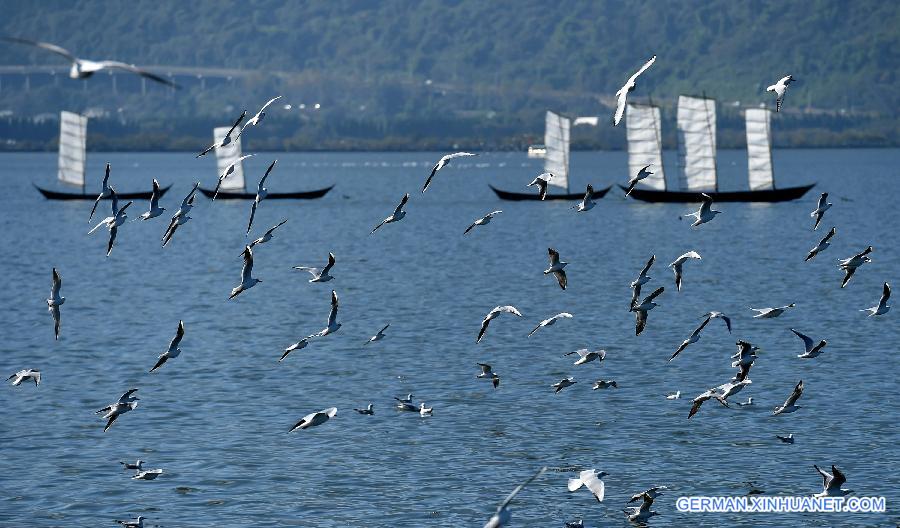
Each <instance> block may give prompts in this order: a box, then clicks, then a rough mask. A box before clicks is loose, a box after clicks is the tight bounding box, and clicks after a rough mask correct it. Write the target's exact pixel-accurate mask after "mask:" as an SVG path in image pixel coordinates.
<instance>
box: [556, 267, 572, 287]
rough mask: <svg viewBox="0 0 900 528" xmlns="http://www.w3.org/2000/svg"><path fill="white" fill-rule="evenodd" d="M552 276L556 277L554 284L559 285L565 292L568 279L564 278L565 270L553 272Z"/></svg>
mask: <svg viewBox="0 0 900 528" xmlns="http://www.w3.org/2000/svg"><path fill="white" fill-rule="evenodd" d="M553 275H555V276H556V282H558V283H559V287H560V288H562V289H564V290H565V289H566V284H568V282H569V281H568V278H566V271H565V270H559V271H554V272H553Z"/></svg>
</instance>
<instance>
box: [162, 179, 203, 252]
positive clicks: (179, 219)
mask: <svg viewBox="0 0 900 528" xmlns="http://www.w3.org/2000/svg"><path fill="white" fill-rule="evenodd" d="M199 188H200V182H195V183H194V187H193V188H192V189H191V192H189V193H188V194H187V196H185V197H184V200H182V201H181V207H179V208H178V211H176V212H175V214H174V215H173V216H172V220H171V221H170V222H169V227H167V228H166V233H165V234H164V235H163V237H162V243H163V247H166V246H167V245H168V244H169V242H170V241H171V240H172V237H173V236H175V230H176V229H178V226H180V225H184V223H185V222H187V221H188V220H190V219H191V217H190V216H188V213H190V212H191V209H193V208H194V193H196V192H197V189H199Z"/></svg>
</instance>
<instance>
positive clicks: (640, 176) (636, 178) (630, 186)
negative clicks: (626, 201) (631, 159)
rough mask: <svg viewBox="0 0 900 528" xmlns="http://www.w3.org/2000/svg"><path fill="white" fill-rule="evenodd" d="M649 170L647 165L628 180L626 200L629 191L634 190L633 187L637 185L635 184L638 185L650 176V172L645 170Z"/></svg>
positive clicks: (629, 193)
mask: <svg viewBox="0 0 900 528" xmlns="http://www.w3.org/2000/svg"><path fill="white" fill-rule="evenodd" d="M649 168H650V165H647V166H645V167H643V168H642V169H641V170H639V171H638V173H637V174H635V175H634V177H632V178H631V179H630V180H628V190H627V191H625V197H626V198H627V197H628V196H629V195H631V191H633V190H634V186H635V185H637V183H638V182H639V181H641V180H643V179H644V178H646V177H648V176H651V175H652V174H653V173H652V172H650V171H648V170H647V169H649Z"/></svg>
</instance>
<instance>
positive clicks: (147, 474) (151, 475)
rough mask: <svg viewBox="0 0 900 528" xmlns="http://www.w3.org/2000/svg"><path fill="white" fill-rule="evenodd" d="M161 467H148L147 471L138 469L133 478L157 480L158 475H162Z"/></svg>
mask: <svg viewBox="0 0 900 528" xmlns="http://www.w3.org/2000/svg"><path fill="white" fill-rule="evenodd" d="M162 473H163V470H161V469H148V470H147V471H138V472H137V473H135V474H134V476H133V477H131V480H156V477H158V476H160V475H162Z"/></svg>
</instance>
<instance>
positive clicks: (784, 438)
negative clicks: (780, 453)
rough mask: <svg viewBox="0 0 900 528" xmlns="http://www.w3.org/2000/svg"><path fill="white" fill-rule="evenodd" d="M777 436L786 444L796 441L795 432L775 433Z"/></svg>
mask: <svg viewBox="0 0 900 528" xmlns="http://www.w3.org/2000/svg"><path fill="white" fill-rule="evenodd" d="M775 438H777V439H779V440H781V442H782V443H784V444H793V443H794V433H790V434H789V435H787V436H781V435H775Z"/></svg>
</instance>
